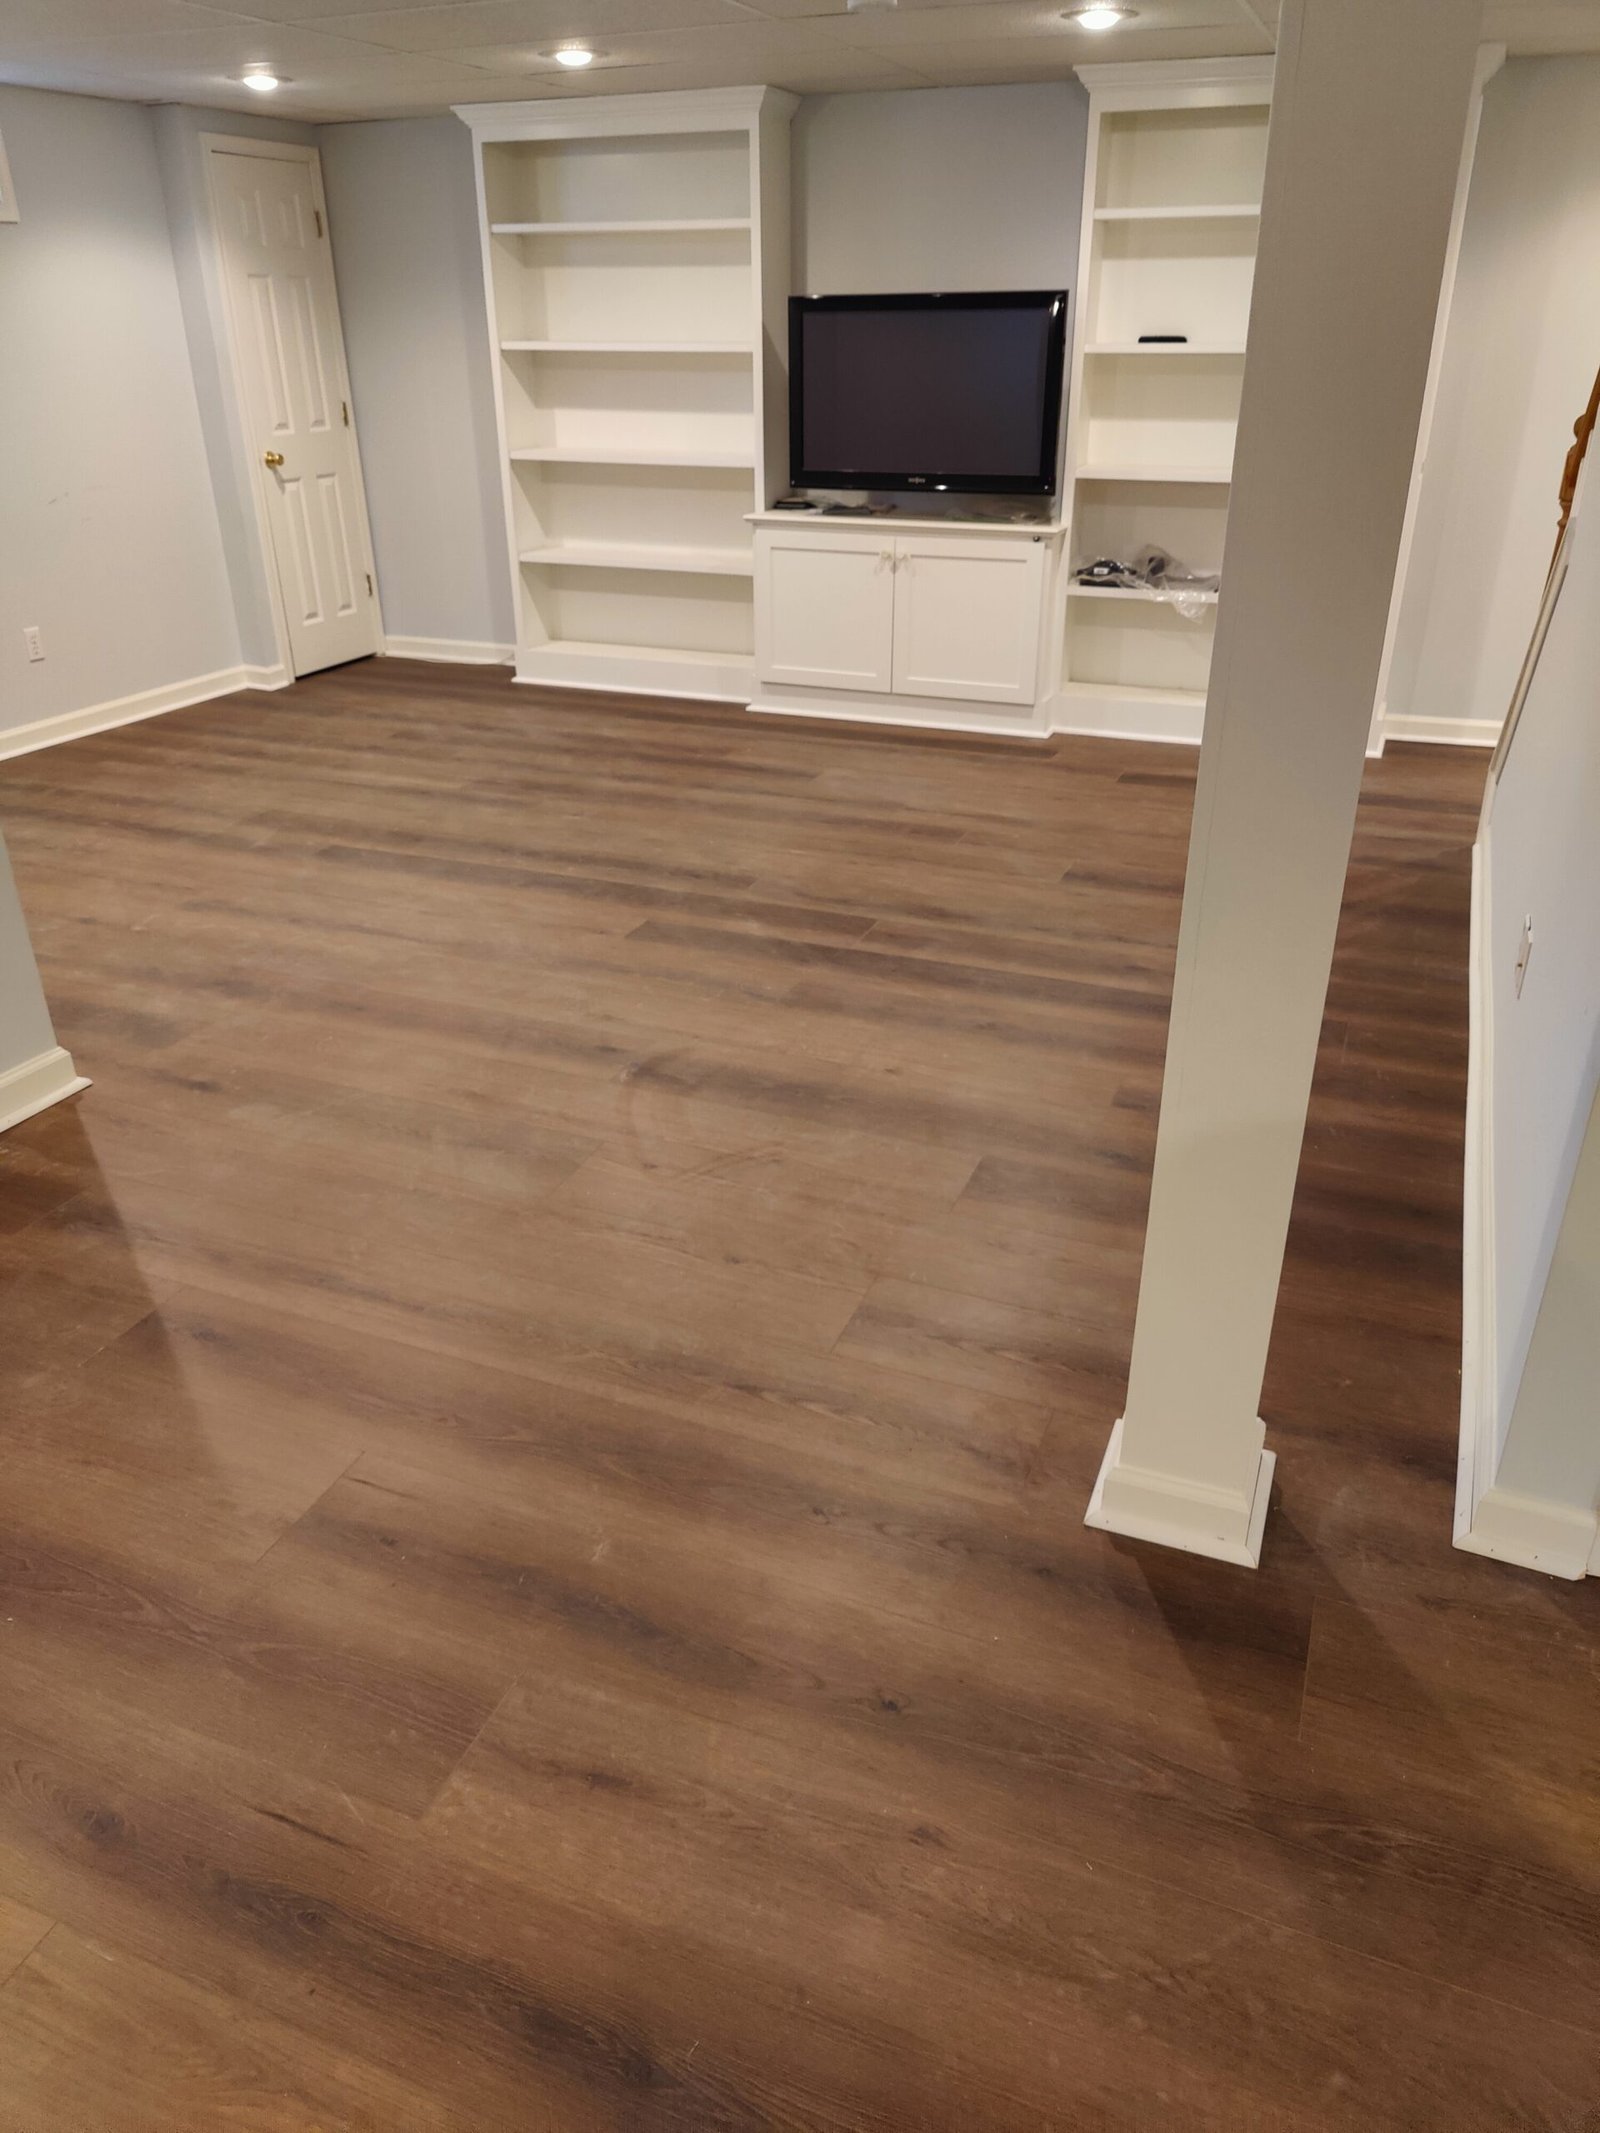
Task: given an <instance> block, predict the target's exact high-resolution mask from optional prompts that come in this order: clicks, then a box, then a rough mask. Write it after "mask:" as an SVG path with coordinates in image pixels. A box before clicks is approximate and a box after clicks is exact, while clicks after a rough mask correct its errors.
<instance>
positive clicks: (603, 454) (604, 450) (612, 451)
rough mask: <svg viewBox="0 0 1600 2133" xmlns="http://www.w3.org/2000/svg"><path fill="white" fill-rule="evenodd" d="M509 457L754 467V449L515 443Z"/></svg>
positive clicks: (558, 462)
mask: <svg viewBox="0 0 1600 2133" xmlns="http://www.w3.org/2000/svg"><path fill="white" fill-rule="evenodd" d="M508 456H509V457H510V458H512V459H531V460H545V461H548V462H549V463H550V464H551V465H554V466H569V467H733V468H735V469H738V468H741V467H742V468H746V469H752V470H753V469H754V467H755V463H756V461H755V454H754V452H648V451H646V450H644V449H643V447H642V446H641V447H638V448H636V449H633V450H629V449H628V448H627V447H625V446H624V447H621V448H618V447H615V446H606V445H581V444H533V445H519V446H518V447H517V448H516V449H515V450H513V451H512V452H511V453H510V454H508Z"/></svg>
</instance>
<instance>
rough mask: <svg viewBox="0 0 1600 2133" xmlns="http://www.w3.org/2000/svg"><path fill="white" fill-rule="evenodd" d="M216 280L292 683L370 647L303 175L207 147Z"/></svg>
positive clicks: (353, 482)
mask: <svg viewBox="0 0 1600 2133" xmlns="http://www.w3.org/2000/svg"><path fill="white" fill-rule="evenodd" d="M211 158H212V176H213V181H214V188H215V199H216V204H217V214H218V220H219V225H220V230H219V234H220V241H221V249H222V265H223V272H224V274H225V276H226V279H227V283H228V300H229V307H230V312H231V316H232V321H233V328H234V338H235V346H236V349H237V353H238V357H239V363H240V367H241V370H242V373H243V376H242V390H243V395H244V402H245V425H246V432H247V435H248V437H249V440H250V443H251V448H252V450H253V452H254V454H255V458H256V478H257V480H258V481H259V482H260V483H261V493H262V498H263V503H264V507H265V515H266V522H267V526H268V529H269V534H270V538H271V544H272V550H273V561H274V563H275V566H276V569H277V576H278V585H279V590H280V593H281V596H282V603H283V616H284V622H285V625H286V627H287V630H288V637H289V651H290V659H291V664H292V665H293V668H294V671H295V673H296V674H312V673H315V672H316V671H317V669H318V668H320V667H328V666H335V665H337V664H338V663H339V662H340V661H341V660H346V659H359V658H361V657H362V656H363V655H364V654H366V653H368V652H375V651H376V650H377V649H378V610H377V603H376V600H375V599H374V597H373V586H372V579H371V575H370V573H371V559H370V556H369V554H368V549H367V533H366V520H365V514H364V511H363V509H362V502H361V476H360V470H359V464H358V461H357V457H356V449H355V432H354V431H353V429H352V428H351V427H350V408H349V400H348V392H349V388H348V386H347V385H346V383H345V364H344V342H343V334H342V330H341V327H340V323H339V303H338V295H337V291H336V289H335V286H334V278H333V258H332V254H331V251H330V249H329V245H328V238H327V229H326V225H325V223H324V220H323V215H322V210H321V205H320V200H319V197H318V191H317V187H316V184H315V180H314V176H313V172H312V167H311V165H310V163H309V162H306V161H303V160H300V159H299V158H294V159H290V158H287V157H283V156H275V155H268V154H260V155H256V154H249V153H235V152H234V151H233V150H232V148H231V147H230V148H229V149H227V150H226V151H224V150H222V149H220V148H216V147H213V149H212V151H211Z"/></svg>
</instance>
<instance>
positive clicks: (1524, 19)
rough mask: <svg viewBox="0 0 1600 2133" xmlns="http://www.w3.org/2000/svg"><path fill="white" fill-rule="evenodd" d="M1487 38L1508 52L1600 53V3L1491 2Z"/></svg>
mask: <svg viewBox="0 0 1600 2133" xmlns="http://www.w3.org/2000/svg"><path fill="white" fill-rule="evenodd" d="M1484 35H1485V37H1487V38H1489V39H1490V40H1491V41H1493V42H1494V43H1496V44H1503V45H1505V46H1506V48H1507V49H1508V51H1510V52H1513V53H1519V54H1522V55H1523V56H1525V57H1533V56H1535V55H1537V54H1540V53H1560V52H1595V51H1600V0H1490V5H1489V6H1488V7H1487V8H1486V9H1485V11H1484Z"/></svg>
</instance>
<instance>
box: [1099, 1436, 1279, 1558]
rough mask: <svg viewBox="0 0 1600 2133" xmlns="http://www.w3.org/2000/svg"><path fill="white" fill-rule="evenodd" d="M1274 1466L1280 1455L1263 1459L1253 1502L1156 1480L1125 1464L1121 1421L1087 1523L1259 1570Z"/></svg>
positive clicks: (1166, 1478)
mask: <svg viewBox="0 0 1600 2133" xmlns="http://www.w3.org/2000/svg"><path fill="white" fill-rule="evenodd" d="M1277 1463H1278V1455H1277V1453H1276V1452H1269V1451H1266V1450H1262V1451H1261V1452H1260V1453H1258V1455H1257V1464H1256V1472H1255V1484H1254V1487H1253V1488H1252V1489H1251V1491H1250V1493H1249V1494H1248V1496H1241V1495H1236V1494H1235V1493H1234V1492H1233V1491H1232V1490H1231V1489H1218V1488H1209V1487H1206V1486H1205V1485H1204V1484H1202V1483H1200V1482H1190V1481H1185V1480H1183V1479H1182V1478H1180V1477H1179V1476H1177V1475H1174V1474H1163V1473H1157V1472H1156V1471H1155V1470H1154V1469H1153V1468H1151V1467H1142V1466H1132V1465H1130V1464H1129V1463H1128V1462H1127V1461H1125V1460H1124V1459H1123V1457H1122V1417H1121V1416H1119V1417H1118V1418H1117V1422H1116V1425H1115V1427H1114V1428H1113V1430H1112V1432H1111V1439H1110V1442H1109V1443H1108V1444H1107V1445H1106V1450H1105V1457H1104V1458H1103V1459H1102V1460H1101V1462H1100V1472H1099V1474H1098V1475H1097V1476H1096V1477H1095V1484H1094V1494H1093V1495H1092V1496H1091V1497H1090V1498H1089V1508H1088V1510H1087V1511H1086V1512H1085V1513H1084V1515H1083V1522H1084V1524H1085V1525H1086V1526H1096V1527H1098V1528H1099V1529H1100V1530H1101V1531H1102V1532H1105V1533H1120V1534H1123V1535H1124V1536H1126V1537H1127V1538H1129V1539H1132V1540H1145V1541H1156V1542H1158V1543H1159V1544H1160V1545H1161V1546H1162V1547H1163V1548H1181V1549H1183V1550H1184V1552H1185V1553H1186V1554H1189V1555H1209V1556H1211V1557H1212V1558H1213V1559H1214V1560H1215V1561H1217V1562H1223V1563H1239V1564H1242V1565H1243V1566H1244V1567H1245V1568H1246V1569H1249V1570H1255V1569H1258V1568H1259V1567H1260V1563H1261V1536H1262V1534H1263V1532H1264V1531H1265V1529H1266V1523H1267V1501H1268V1498H1269V1497H1270V1496H1271V1494H1272V1471H1273V1468H1274V1467H1275V1466H1276V1465H1277Z"/></svg>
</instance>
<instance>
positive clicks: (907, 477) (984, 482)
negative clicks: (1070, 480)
mask: <svg viewBox="0 0 1600 2133" xmlns="http://www.w3.org/2000/svg"><path fill="white" fill-rule="evenodd" d="M1066 331H1067V296H1066V291H1065V290H1064V289H1023V290H1012V291H1007V292H1005V293H1003V294H995V293H990V292H988V291H985V292H982V293H978V294H970V295H952V296H792V297H790V299H789V479H790V482H791V484H792V485H793V486H794V487H795V488H797V489H928V490H957V491H962V492H966V493H979V494H984V495H995V496H1052V495H1054V493H1055V487H1056V437H1057V433H1058V431H1059V428H1060V422H1061V372H1062V362H1063V357H1064V353H1065V347H1066Z"/></svg>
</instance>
